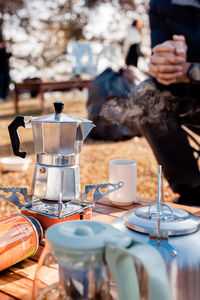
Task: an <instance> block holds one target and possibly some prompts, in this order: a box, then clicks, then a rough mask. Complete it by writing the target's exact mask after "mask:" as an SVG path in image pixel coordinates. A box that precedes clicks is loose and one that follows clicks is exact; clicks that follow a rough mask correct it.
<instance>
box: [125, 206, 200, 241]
mask: <svg viewBox="0 0 200 300" xmlns="http://www.w3.org/2000/svg"><path fill="white" fill-rule="evenodd" d="M160 205H161V207H160V218H159V222H158V210H157V202H156V203H154V204H153V205H151V206H144V207H140V208H137V209H135V210H132V211H129V212H127V213H126V214H125V216H124V223H125V226H127V227H128V228H129V229H132V230H135V231H139V232H142V233H147V234H151V235H164V236H165V235H167V236H178V235H185V234H190V233H193V232H195V231H197V230H198V229H199V227H200V219H199V218H198V217H197V216H195V215H194V214H191V213H189V212H187V211H184V210H182V209H179V208H175V207H170V206H168V205H166V204H165V203H163V202H161V203H160ZM158 227H159V228H158Z"/></svg>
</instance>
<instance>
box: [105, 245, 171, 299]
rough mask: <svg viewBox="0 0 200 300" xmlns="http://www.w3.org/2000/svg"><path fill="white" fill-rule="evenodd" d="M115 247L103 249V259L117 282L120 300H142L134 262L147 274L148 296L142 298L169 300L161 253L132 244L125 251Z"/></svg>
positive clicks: (149, 247)
mask: <svg viewBox="0 0 200 300" xmlns="http://www.w3.org/2000/svg"><path fill="white" fill-rule="evenodd" d="M119 243H120V242H119ZM118 245H119V244H118ZM118 245H117V246H115V245H113V244H110V245H109V244H108V245H107V246H106V252H105V259H106V263H107V265H108V266H109V268H110V270H111V273H112V275H113V277H114V280H115V282H116V286H117V291H118V295H119V300H125V299H126V300H140V299H141V295H140V288H139V281H138V275H137V272H136V268H135V264H134V259H135V260H136V261H137V262H139V263H141V265H142V266H143V267H144V269H145V271H146V272H147V274H148V279H147V280H148V292H147V293H148V296H147V298H145V299H147V300H161V299H162V300H172V299H173V297H172V294H171V288H170V283H169V279H168V276H167V272H166V267H165V263H164V260H163V258H162V257H161V255H160V253H159V252H158V251H157V250H156V249H155V248H153V247H152V246H149V245H146V244H140V243H135V244H133V245H132V246H131V247H129V248H128V249H126V248H125V247H123V246H118Z"/></svg>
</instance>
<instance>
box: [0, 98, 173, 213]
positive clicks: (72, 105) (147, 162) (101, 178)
mask: <svg viewBox="0 0 200 300" xmlns="http://www.w3.org/2000/svg"><path fill="white" fill-rule="evenodd" d="M54 100H57V99H51V100H50V99H49V100H47V101H46V105H47V107H48V113H51V112H52V111H53V105H52V103H53V101H54ZM59 100H62V101H63V102H64V103H65V108H64V113H66V114H68V115H72V116H76V117H84V118H87V111H86V106H85V102H84V101H83V100H81V99H79V100H77V101H72V100H71V94H70V93H66V94H63V96H62V98H60V97H59ZM19 103H20V106H19V108H20V114H21V115H26V116H28V115H32V116H39V115H40V114H41V113H40V101H39V99H26V100H25V99H24V100H20V102H19ZM14 118H15V113H14V102H13V101H8V102H5V103H0V157H5V156H10V155H13V154H12V149H11V144H10V139H9V135H8V130H7V127H8V125H9V123H10V122H11V121H12V120H13V119H14ZM19 133H20V136H21V144H22V147H21V148H22V149H23V150H26V151H27V152H28V156H27V157H30V158H31V159H32V163H31V165H30V166H29V168H28V170H27V171H23V172H3V170H2V168H1V166H0V187H27V188H28V190H29V192H30V187H31V181H32V174H33V166H34V162H35V154H34V148H33V139H32V131H31V129H24V128H20V129H19ZM115 158H126V159H133V160H136V161H137V163H138V179H137V195H138V196H139V197H145V198H149V199H156V196H157V173H158V165H157V163H156V161H155V159H154V156H153V153H152V151H151V149H150V147H149V146H148V144H147V142H146V140H145V139H144V138H132V139H131V140H129V141H124V142H104V141H98V142H97V141H93V140H91V139H89V138H88V139H86V141H85V143H84V145H83V150H82V152H81V154H80V173H81V186H82V189H83V186H84V185H85V184H92V183H101V182H106V181H107V180H108V162H109V160H110V159H115ZM164 195H165V200H167V201H172V200H173V198H174V197H175V195H174V194H173V192H172V191H171V189H170V188H169V186H168V183H167V182H166V180H164ZM14 211H16V208H15V207H14V206H13V205H11V204H9V203H7V202H6V201H5V200H3V199H0V218H3V217H6V216H8V215H10V214H12V213H13V212H14Z"/></svg>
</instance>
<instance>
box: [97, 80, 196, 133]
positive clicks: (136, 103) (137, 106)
mask: <svg viewBox="0 0 200 300" xmlns="http://www.w3.org/2000/svg"><path fill="white" fill-rule="evenodd" d="M177 99H178V100H177ZM194 101H195V102H197V101H196V100H195V99H194ZM194 101H193V100H192V99H191V97H189V96H187V95H182V96H180V97H178V98H177V95H174V94H173V92H171V91H170V90H169V89H166V88H165V87H164V88H162V87H161V88H159V89H158V88H157V86H156V83H155V82H154V81H153V80H151V79H150V80H149V79H148V80H146V81H143V82H142V83H141V84H139V85H138V86H136V87H135V88H134V90H133V92H132V93H131V94H130V95H129V98H128V99H117V98H114V99H111V100H109V101H107V102H105V104H104V105H103V106H102V109H101V112H100V117H101V118H103V119H104V120H105V121H106V122H107V123H109V124H112V125H120V124H122V125H125V126H127V127H128V128H130V129H131V128H133V126H137V127H139V128H141V127H142V126H144V125H147V124H148V125H150V126H151V125H152V126H154V127H155V126H159V131H160V132H162V133H164V132H165V131H167V130H168V129H169V128H170V130H173V127H174V129H175V127H177V118H185V117H187V119H188V120H189V119H190V117H191V120H194V107H195V106H194V105H195V103H194ZM196 107H197V108H196V110H195V114H196V113H197V114H198V113H200V108H199V107H198V106H197V104H196ZM199 116H200V114H198V118H199ZM197 124H198V123H197Z"/></svg>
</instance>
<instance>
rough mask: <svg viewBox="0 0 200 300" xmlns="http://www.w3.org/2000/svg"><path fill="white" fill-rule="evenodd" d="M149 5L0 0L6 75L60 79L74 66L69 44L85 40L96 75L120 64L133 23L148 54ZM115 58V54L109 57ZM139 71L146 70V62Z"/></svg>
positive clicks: (133, 0) (107, 0)
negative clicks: (139, 25) (137, 23)
mask: <svg viewBox="0 0 200 300" xmlns="http://www.w3.org/2000/svg"><path fill="white" fill-rule="evenodd" d="M148 2H149V1H148V0H103V1H102V0H101V1H100V0H43V1H40V0H32V1H30V0H0V12H1V14H0V31H1V32H0V35H1V36H3V38H4V40H5V42H6V44H7V48H8V49H9V50H10V52H11V53H12V57H11V59H10V76H11V79H12V80H14V81H15V82H20V81H22V80H23V79H25V78H30V77H32V78H33V77H40V78H41V77H45V78H52V77H53V78H55V79H59V80H60V79H65V78H66V77H67V76H70V75H71V72H72V68H73V64H74V63H75V62H74V61H73V59H72V57H71V56H70V53H69V52H70V51H69V49H68V46H69V42H70V41H77V40H79V41H80V40H81V41H88V42H89V43H90V46H91V48H92V56H93V57H92V59H93V62H92V63H93V64H94V65H95V66H96V68H97V73H100V72H101V71H103V70H104V69H105V68H106V67H108V66H111V67H112V68H114V69H115V70H117V69H119V67H122V66H123V65H124V59H125V58H124V55H123V47H122V46H123V42H124V39H125V37H126V34H127V28H128V26H130V24H131V23H132V22H133V20H135V19H140V20H141V21H142V23H143V27H142V42H141V50H142V52H143V54H144V56H148V55H149V53H150V39H149V27H148V14H147V12H148ZM113 54H114V55H113ZM138 67H139V68H140V69H141V70H142V71H146V61H145V57H144V58H141V59H140V61H139V65H138Z"/></svg>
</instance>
